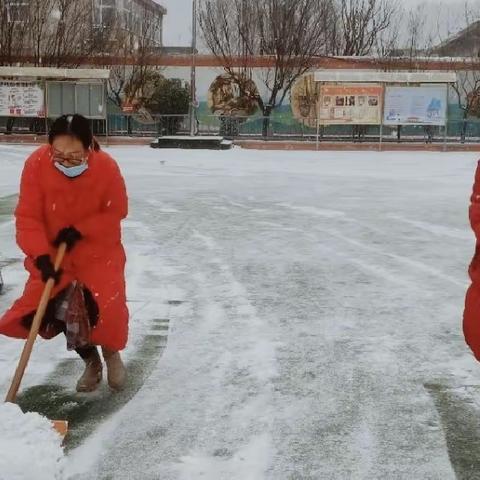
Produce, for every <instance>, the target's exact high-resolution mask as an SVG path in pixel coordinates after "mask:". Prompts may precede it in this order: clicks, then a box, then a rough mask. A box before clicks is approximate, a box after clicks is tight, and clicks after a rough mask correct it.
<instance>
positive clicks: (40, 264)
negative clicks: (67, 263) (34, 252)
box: [35, 255, 62, 285]
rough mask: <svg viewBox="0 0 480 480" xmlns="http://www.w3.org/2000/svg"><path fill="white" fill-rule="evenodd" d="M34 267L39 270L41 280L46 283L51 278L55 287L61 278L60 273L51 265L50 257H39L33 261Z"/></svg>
mask: <svg viewBox="0 0 480 480" xmlns="http://www.w3.org/2000/svg"><path fill="white" fill-rule="evenodd" d="M35 266H36V267H37V268H38V269H39V270H40V272H41V274H42V280H43V281H44V282H45V283H46V282H48V280H50V279H51V278H53V279H54V280H55V285H57V284H58V283H59V282H60V278H61V276H62V271H61V270H58V272H56V271H55V267H54V265H53V263H52V260H51V258H50V255H40V256H39V257H37V258H36V260H35Z"/></svg>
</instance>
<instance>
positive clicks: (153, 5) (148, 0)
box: [136, 0, 167, 15]
mask: <svg viewBox="0 0 480 480" xmlns="http://www.w3.org/2000/svg"><path fill="white" fill-rule="evenodd" d="M136 2H137V3H140V4H141V5H143V6H144V7H146V8H149V9H151V10H153V11H156V12H157V13H160V14H162V15H166V14H167V9H166V8H165V7H164V6H163V5H160V4H159V3H158V2H155V1H154V0H136Z"/></svg>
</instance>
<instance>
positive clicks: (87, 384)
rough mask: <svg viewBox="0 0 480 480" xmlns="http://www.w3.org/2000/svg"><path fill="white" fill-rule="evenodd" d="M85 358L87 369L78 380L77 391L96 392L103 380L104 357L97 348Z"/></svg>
mask: <svg viewBox="0 0 480 480" xmlns="http://www.w3.org/2000/svg"><path fill="white" fill-rule="evenodd" d="M83 360H84V362H85V371H84V372H83V375H82V376H81V377H80V379H79V380H78V382H77V392H81V393H88V392H94V391H95V390H96V389H97V388H98V386H99V385H100V382H101V381H102V371H103V366H102V359H101V358H100V355H99V353H98V350H97V349H96V348H95V349H92V351H91V353H90V354H89V356H88V357H85V358H83Z"/></svg>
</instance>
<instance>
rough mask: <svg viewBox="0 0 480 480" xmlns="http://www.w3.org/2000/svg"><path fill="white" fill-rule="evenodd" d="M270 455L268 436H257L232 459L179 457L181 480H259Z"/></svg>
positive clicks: (271, 453) (199, 456) (200, 454)
mask: <svg viewBox="0 0 480 480" xmlns="http://www.w3.org/2000/svg"><path fill="white" fill-rule="evenodd" d="M273 453H274V452H273V449H272V445H271V439H270V436H269V435H267V434H263V435H259V436H257V437H254V438H252V439H251V440H250V442H249V443H248V444H246V445H244V446H243V447H242V448H241V449H240V450H238V451H237V452H236V453H235V454H233V455H232V456H231V458H224V457H222V456H207V455H204V454H202V453H198V454H193V455H188V456H185V457H182V458H181V461H182V464H181V465H180V466H179V471H180V479H182V480H195V479H212V480H213V479H216V480H260V479H263V478H265V475H266V470H267V469H268V467H269V460H270V459H271V458H272V456H273Z"/></svg>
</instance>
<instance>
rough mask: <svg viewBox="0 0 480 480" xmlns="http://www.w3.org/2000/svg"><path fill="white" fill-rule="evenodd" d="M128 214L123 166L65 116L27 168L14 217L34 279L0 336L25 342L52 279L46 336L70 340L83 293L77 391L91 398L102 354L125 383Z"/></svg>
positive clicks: (114, 378) (114, 377)
mask: <svg viewBox="0 0 480 480" xmlns="http://www.w3.org/2000/svg"><path fill="white" fill-rule="evenodd" d="M127 213H128V200H127V193H126V189H125V182H124V180H123V177H122V175H121V173H120V170H119V168H118V166H117V164H116V162H115V161H114V160H113V159H112V158H111V157H110V156H109V155H108V154H107V153H105V152H104V151H102V150H101V149H100V147H99V145H98V143H97V142H96V141H95V139H94V137H93V135H92V132H91V129H90V125H89V122H88V120H87V119H86V118H84V117H82V116H80V115H71V116H62V117H60V118H58V119H57V120H56V121H55V122H54V123H53V125H52V127H51V130H50V133H49V144H48V145H45V146H42V147H40V148H39V149H38V150H36V151H35V152H34V153H33V154H32V155H31V156H30V157H29V158H28V159H27V161H26V163H25V167H24V170H23V173H22V179H21V186H20V197H19V201H18V205H17V208H16V211H15V217H16V231H17V243H18V245H19V246H20V248H21V249H22V250H23V252H24V253H25V255H26V259H25V268H26V269H27V271H28V272H29V274H30V277H29V279H28V281H27V284H26V286H25V290H24V292H23V295H22V297H21V298H20V299H19V300H17V301H16V302H15V303H14V305H13V306H12V308H11V309H10V310H8V311H7V312H6V313H5V315H4V316H3V317H2V318H1V319H0V334H4V335H7V336H10V337H14V338H26V337H27V335H28V331H29V328H30V326H31V323H32V320H33V316H34V314H35V311H36V308H37V306H38V303H39V300H40V296H41V294H42V291H43V289H44V286H45V282H47V280H48V279H50V278H54V279H55V282H56V286H55V288H54V291H53V295H52V299H51V300H50V302H49V304H48V308H47V312H46V314H45V317H44V320H43V322H42V327H41V330H40V334H41V335H42V336H43V337H44V338H47V339H48V338H52V337H53V336H56V335H58V334H59V333H60V332H64V333H66V330H67V328H66V323H65V319H63V321H62V318H61V315H60V313H61V310H62V309H61V307H62V305H63V306H64V305H65V301H66V296H67V293H68V292H71V290H72V287H73V286H80V289H81V290H80V293H81V299H82V306H83V307H84V308H83V311H84V312H86V313H85V315H84V316H85V318H87V322H88V327H89V328H88V331H89V337H88V342H87V343H86V344H85V345H83V346H81V347H79V348H76V351H77V352H78V354H79V355H80V357H81V358H82V359H83V360H84V361H85V364H86V367H85V371H84V373H83V375H82V377H81V378H80V380H79V381H78V384H77V391H79V392H92V391H94V390H96V389H97V387H98V385H99V384H100V382H101V380H102V370H103V365H102V360H101V358H100V355H99V352H98V349H97V346H101V347H102V351H103V358H104V360H105V363H106V366H107V372H108V383H109V386H110V387H111V388H112V389H114V390H120V389H122V388H123V386H124V384H125V379H126V372H125V367H124V365H123V363H122V360H121V357H120V353H119V352H120V351H121V350H123V349H124V348H125V346H126V344H127V337H128V309H127V305H126V296H125V275H124V269H125V261H126V258H125V252H124V249H123V246H122V242H121V227H120V223H121V221H122V219H124V218H125V217H126V216H127ZM64 242H65V243H66V244H67V254H66V256H65V259H64V261H63V264H62V267H61V270H60V271H59V272H55V269H54V266H53V262H54V258H55V255H56V249H57V247H58V246H59V245H60V244H62V243H64Z"/></svg>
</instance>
